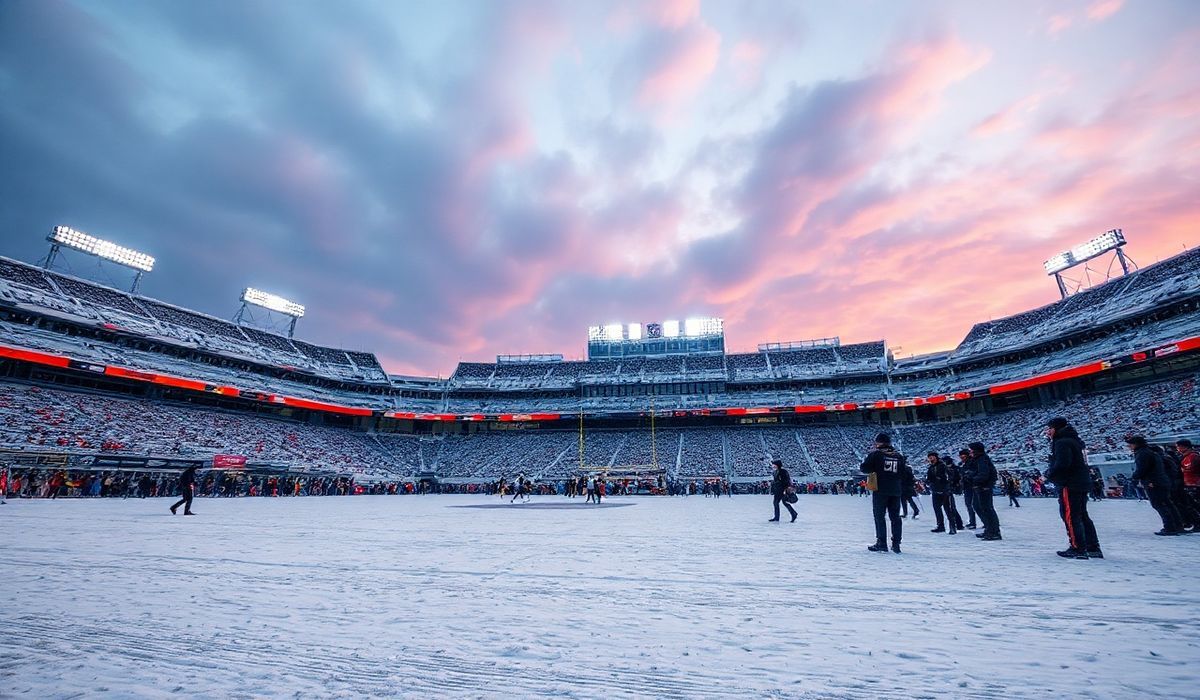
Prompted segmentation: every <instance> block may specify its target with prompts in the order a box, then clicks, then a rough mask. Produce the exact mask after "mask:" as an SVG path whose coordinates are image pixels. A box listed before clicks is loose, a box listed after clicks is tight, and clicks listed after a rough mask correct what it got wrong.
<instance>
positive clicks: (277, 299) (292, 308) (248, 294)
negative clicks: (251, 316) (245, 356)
mask: <svg viewBox="0 0 1200 700" xmlns="http://www.w3.org/2000/svg"><path fill="white" fill-rule="evenodd" d="M241 302H242V305H241V307H240V308H239V309H238V312H237V315H236V316H234V317H233V322H234V323H237V324H241V322H242V318H243V317H244V316H245V315H246V309H247V307H248V306H250V305H254V306H259V307H262V308H264V309H266V310H267V311H274V312H275V313H279V314H283V315H284V316H290V317H291V319H292V320H291V322H290V323H289V324H288V337H289V338H291V337H292V336H294V335H295V334H296V321H299V320H300V318H301V317H302V316H304V306H303V305H302V304H297V303H296V302H294V301H288V300H287V299H284V298H283V297H281V296H279V295H278V294H271V293H270V292H264V291H261V290H258V289H255V288H254V287H246V288H245V289H243V290H242V296H241Z"/></svg>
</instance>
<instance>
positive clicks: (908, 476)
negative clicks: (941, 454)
mask: <svg viewBox="0 0 1200 700" xmlns="http://www.w3.org/2000/svg"><path fill="white" fill-rule="evenodd" d="M916 498H917V475H916V474H914V473H913V470H912V467H910V466H908V463H907V462H905V464H904V466H902V467H900V517H902V518H907V517H908V509H909V508H910V507H911V508H912V512H913V520H916V519H917V516H919V515H920V514H921V509H920V508H918V507H917V501H916Z"/></svg>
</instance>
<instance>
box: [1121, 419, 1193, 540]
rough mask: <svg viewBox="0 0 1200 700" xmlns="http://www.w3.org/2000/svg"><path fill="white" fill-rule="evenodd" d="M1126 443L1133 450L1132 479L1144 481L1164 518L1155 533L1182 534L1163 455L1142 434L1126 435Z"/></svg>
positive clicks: (1147, 493)
mask: <svg viewBox="0 0 1200 700" xmlns="http://www.w3.org/2000/svg"><path fill="white" fill-rule="evenodd" d="M1125 444H1126V445H1128V446H1129V450H1130V451H1131V452H1133V465H1134V467H1133V475H1132V476H1131V477H1130V479H1132V480H1134V481H1140V482H1142V485H1144V486H1145V487H1146V495H1147V496H1149V497H1150V505H1151V506H1152V507H1153V508H1154V510H1156V511H1158V516H1159V517H1160V518H1162V523H1163V526H1162V529H1161V530H1159V531H1158V532H1156V533H1154V534H1156V535H1167V536H1172V535H1178V534H1180V523H1179V511H1178V510H1177V509H1176V508H1175V504H1174V503H1172V502H1171V480H1170V478H1169V477H1168V476H1167V470H1166V469H1165V468H1163V460H1162V457H1160V456H1159V455H1157V454H1155V452H1154V450H1152V449H1150V446H1149V445H1148V444H1146V438H1144V437H1142V436H1141V435H1130V436H1128V437H1126V438H1125Z"/></svg>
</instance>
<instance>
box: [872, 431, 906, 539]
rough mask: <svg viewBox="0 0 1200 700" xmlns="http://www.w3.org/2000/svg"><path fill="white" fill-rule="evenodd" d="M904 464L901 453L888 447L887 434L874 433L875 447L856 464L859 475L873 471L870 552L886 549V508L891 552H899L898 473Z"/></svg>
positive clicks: (904, 466)
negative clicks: (873, 532) (873, 521)
mask: <svg viewBox="0 0 1200 700" xmlns="http://www.w3.org/2000/svg"><path fill="white" fill-rule="evenodd" d="M907 467H908V464H907V462H906V460H905V459H904V455H902V454H900V453H899V452H897V451H896V450H895V449H893V448H892V437H891V436H890V435H888V434H887V433H880V434H879V435H876V436H875V449H874V450H872V451H871V453H870V454H868V455H867V458H866V459H865V460H863V463H862V466H860V467H859V470H860V471H862V473H863V474H874V475H875V480H876V485H877V488H876V489H875V492H874V493H872V494H871V511H872V513H873V515H874V516H875V544H873V545H871V546H869V547H867V549H868V550H870V551H872V552H886V551H888V545H887V525H886V524H885V523H884V521H883V514H884V512H885V511H886V512H887V516H888V519H889V520H891V521H892V551H893V552H895V553H896V554H899V553H900V537H901V534H902V530H901V520H900V494H901V491H902V486H901V472H902V470H903V469H906V468H907ZM910 471H911V470H910Z"/></svg>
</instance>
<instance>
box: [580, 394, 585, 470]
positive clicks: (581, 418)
mask: <svg viewBox="0 0 1200 700" xmlns="http://www.w3.org/2000/svg"><path fill="white" fill-rule="evenodd" d="M583 465H584V461H583V405H582V404H581V405H580V407H579V472H580V473H581V474H582V473H583V471H584V468H583Z"/></svg>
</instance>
